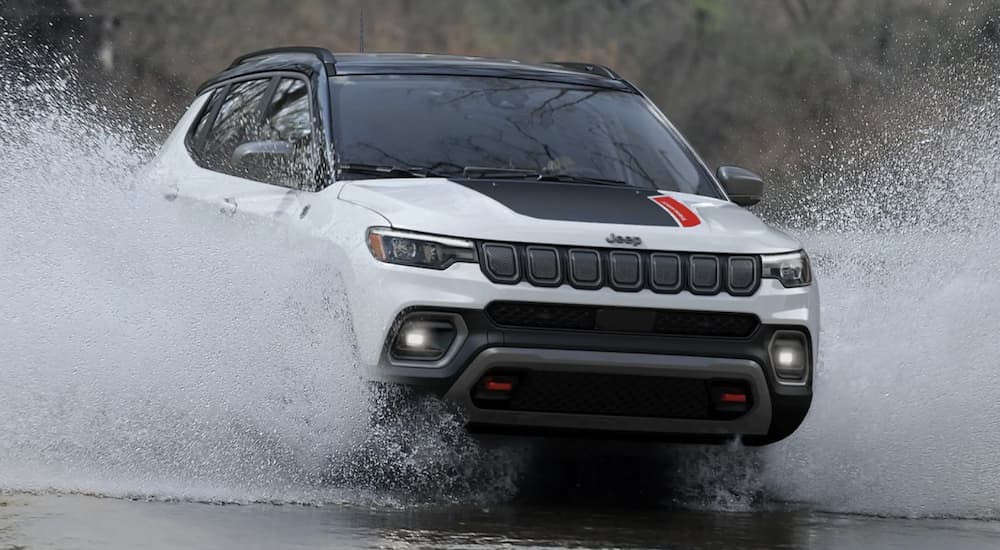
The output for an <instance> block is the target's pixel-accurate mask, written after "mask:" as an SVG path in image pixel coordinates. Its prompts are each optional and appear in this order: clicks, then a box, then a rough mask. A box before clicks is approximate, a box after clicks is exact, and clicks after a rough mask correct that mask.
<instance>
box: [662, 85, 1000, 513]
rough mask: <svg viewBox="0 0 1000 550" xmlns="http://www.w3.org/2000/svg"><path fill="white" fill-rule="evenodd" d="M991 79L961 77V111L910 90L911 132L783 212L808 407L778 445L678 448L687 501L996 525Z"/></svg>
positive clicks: (998, 128)
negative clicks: (817, 333)
mask: <svg viewBox="0 0 1000 550" xmlns="http://www.w3.org/2000/svg"><path fill="white" fill-rule="evenodd" d="M987 74H989V73H987ZM986 81H987V79H986V78H985V76H983V77H972V78H969V79H963V80H961V81H959V82H958V83H957V84H961V85H964V86H966V88H965V89H964V90H963V92H964V94H963V95H964V96H965V97H963V98H962V99H960V100H959V99H956V98H954V97H951V96H950V95H949V94H947V93H945V92H943V91H942V90H927V89H925V90H916V91H915V93H914V96H913V97H914V98H922V99H912V98H911V100H910V103H912V108H913V114H912V115H911V117H912V118H910V119H908V120H907V121H903V122H901V124H900V126H901V128H900V129H899V132H900V134H899V135H884V136H875V137H874V138H872V139H869V140H864V141H861V142H858V143H856V144H854V145H853V146H852V147H851V148H850V149H849V150H843V151H838V152H836V153H835V154H834V155H832V156H830V157H827V158H821V159H817V163H818V165H819V166H820V167H821V168H819V169H817V171H816V173H815V174H812V175H811V177H810V180H811V181H810V182H809V183H810V184H811V186H810V191H809V193H808V196H806V197H805V198H804V200H802V201H800V203H799V204H800V208H801V210H800V211H799V212H798V213H797V214H796V215H795V216H787V215H786V216H785V217H784V218H783V219H784V220H786V221H787V220H788V219H790V218H791V219H796V220H797V221H798V223H799V226H800V228H799V230H797V232H798V233H799V234H800V235H801V236H802V237H803V240H804V241H805V244H806V248H807V250H809V252H810V254H811V255H812V257H813V260H814V262H815V267H816V271H817V273H818V279H819V284H820V289H821V294H822V325H823V327H822V335H821V357H820V364H819V367H818V372H817V376H816V380H815V395H814V399H813V405H812V409H811V410H810V412H809V416H808V418H807V419H806V421H805V423H804V424H803V426H802V427H801V428H800V429H799V431H798V432H796V433H795V434H794V435H793V436H792V437H790V438H789V439H787V440H785V441H783V442H781V443H779V444H777V445H775V446H772V447H770V448H766V449H762V450H748V449H742V448H731V449H709V450H703V451H701V452H688V453H681V455H680V456H682V457H687V458H686V459H685V460H684V461H682V462H681V472H682V473H683V474H684V475H685V476H687V477H688V478H689V479H691V480H694V483H695V484H696V485H697V490H692V489H691V488H690V487H688V493H694V492H697V494H696V495H694V496H692V495H690V494H689V495H687V496H688V497H689V500H688V501H689V502H693V503H695V504H696V505H697V506H702V507H708V508H716V509H717V508H723V509H735V510H746V509H752V508H753V507H754V506H756V505H758V503H759V502H761V501H762V500H763V499H772V500H777V501H791V502H799V503H804V504H806V505H808V506H811V507H816V508H819V509H823V510H830V511H839V512H852V513H864V514H877V515H900V516H914V517H921V516H958V517H980V518H995V517H998V515H1000V459H998V458H997V457H998V451H1000V386H998V385H997V384H996V380H997V372H998V370H997V369H998V366H1000V338H997V336H996V332H997V330H998V329H1000V281H998V279H997V277H996V273H997V270H998V269H1000V219H998V217H997V212H998V206H1000V156H998V154H997V152H998V151H1000V109H998V108H997V106H996V104H995V101H994V100H993V99H992V98H994V97H996V93H997V91H998V90H997V89H996V86H995V85H990V86H988V85H986V84H985V82H986ZM692 461H695V462H696V464H692ZM690 484H691V483H690V482H689V483H687V484H686V486H690Z"/></svg>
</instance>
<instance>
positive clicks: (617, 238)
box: [604, 233, 642, 246]
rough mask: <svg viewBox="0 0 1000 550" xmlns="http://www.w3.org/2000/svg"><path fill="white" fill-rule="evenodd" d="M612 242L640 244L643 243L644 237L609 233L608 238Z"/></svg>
mask: <svg viewBox="0 0 1000 550" xmlns="http://www.w3.org/2000/svg"><path fill="white" fill-rule="evenodd" d="M604 240H606V241H608V243H610V244H630V245H632V246H639V245H640V244H642V239H640V238H639V237H624V236H622V235H615V234H614V233H612V234H610V235H608V238H607V239H604Z"/></svg>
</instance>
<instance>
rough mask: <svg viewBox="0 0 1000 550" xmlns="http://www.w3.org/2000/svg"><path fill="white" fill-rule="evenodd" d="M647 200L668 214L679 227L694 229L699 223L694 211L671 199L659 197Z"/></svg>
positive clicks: (664, 196)
mask: <svg viewBox="0 0 1000 550" xmlns="http://www.w3.org/2000/svg"><path fill="white" fill-rule="evenodd" d="M649 199H650V200H651V201H653V202H655V203H656V204H658V205H660V206H661V207H663V209H664V210H666V211H667V212H669V213H670V215H671V216H673V217H674V219H675V220H677V223H679V224H681V227H694V226H696V225H699V224H700V223H701V218H699V217H698V215H697V214H695V213H694V211H692V210H691V209H690V208H688V207H687V206H685V205H684V203H682V202H681V201H679V200H677V199H675V198H673V197H668V196H666V195H659V196H656V197H649Z"/></svg>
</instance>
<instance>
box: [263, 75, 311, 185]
mask: <svg viewBox="0 0 1000 550" xmlns="http://www.w3.org/2000/svg"><path fill="white" fill-rule="evenodd" d="M310 103H311V98H310V96H309V87H308V86H307V85H306V82H305V80H302V79H299V78H282V79H280V80H279V81H278V85H277V87H276V88H275V90H274V95H272V96H271V99H270V101H269V102H268V105H267V109H266V110H265V112H264V130H263V131H264V134H265V135H266V136H267V137H266V139H268V140H271V141H275V142H279V143H282V144H285V146H287V147H288V155H287V156H282V157H276V158H272V159H271V162H270V164H269V165H268V166H266V167H265V168H266V170H267V171H268V172H269V173H268V174H267V178H268V179H269V181H272V182H273V183H276V184H278V185H284V186H286V187H294V188H297V189H304V190H308V191H313V190H315V189H316V175H317V171H318V168H319V155H318V154H317V150H316V147H315V143H314V141H313V139H312V133H313V120H312V113H311V111H310V109H309V106H310Z"/></svg>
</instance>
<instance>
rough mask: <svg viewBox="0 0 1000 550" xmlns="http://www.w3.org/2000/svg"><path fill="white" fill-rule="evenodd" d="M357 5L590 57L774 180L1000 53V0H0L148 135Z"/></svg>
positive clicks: (414, 42) (718, 151)
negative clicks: (197, 97)
mask: <svg viewBox="0 0 1000 550" xmlns="http://www.w3.org/2000/svg"><path fill="white" fill-rule="evenodd" d="M362 6H363V11H364V21H365V38H366V43H365V45H366V49H367V51H372V52H378V51H416V52H436V53H455V54H469V55H482V56H491V57H503V58H516V59H521V60H523V61H545V60H580V61H589V62H596V63H603V64H607V65H609V66H611V67H612V68H614V69H615V70H616V71H618V72H619V73H621V74H622V75H623V76H625V77H626V78H628V79H630V80H632V81H633V82H634V83H636V84H637V85H638V86H639V87H640V88H642V89H643V90H644V91H646V92H647V93H648V94H649V95H650V96H651V97H652V98H653V100H654V101H656V103H657V104H658V105H660V107H661V108H662V109H663V110H664V111H665V112H666V113H667V114H668V116H670V117H671V118H672V119H673V120H674V122H675V123H676V124H677V125H678V126H679V127H680V128H681V129H682V131H684V132H685V134H686V135H687V136H688V137H689V138H690V140H691V141H692V143H693V144H694V146H695V148H696V149H698V150H699V152H700V153H702V154H703V155H704V156H705V158H706V160H707V161H708V162H709V164H711V165H713V166H714V165H718V164H722V163H729V164H739V165H742V166H746V167H748V168H751V169H754V170H757V171H760V172H762V173H764V174H765V175H768V176H770V177H771V178H772V179H779V180H780V179H781V178H784V177H787V175H788V174H794V173H798V172H799V171H801V169H802V167H803V165H808V164H810V163H812V162H814V160H815V158H816V157H817V156H818V155H821V154H824V152H827V151H830V150H836V148H837V147H838V146H839V144H841V143H844V142H846V141H847V140H854V139H857V137H858V136H859V135H869V136H870V135H877V134H879V133H880V132H885V131H887V130H888V129H889V127H890V126H891V125H893V124H895V121H898V120H899V119H900V117H909V119H910V120H912V117H914V116H919V111H918V110H916V107H914V101H913V94H914V93H925V91H926V90H928V89H931V88H934V87H936V86H939V87H941V88H944V89H949V88H950V89H954V88H960V87H962V86H970V84H969V82H970V80H969V77H968V75H969V74H970V73H973V74H974V73H976V72H977V71H979V72H982V70H983V69H982V68H983V67H995V66H996V64H997V63H998V62H1000V57H998V56H997V50H998V44H1000V25H998V22H1000V2H997V1H982V0H299V1H288V2H285V1H276V0H215V1H206V0H145V1H142V0H41V1H30V0H6V2H4V1H0V17H2V18H3V21H2V22H0V24H3V25H5V26H6V27H7V28H8V29H14V33H15V34H19V35H21V36H22V37H26V38H27V39H28V40H33V41H35V42H37V43H39V44H46V45H48V46H52V47H56V48H61V49H63V50H64V51H71V52H72V53H73V54H74V55H76V56H78V58H79V60H80V66H81V67H84V69H82V71H83V72H84V73H85V74H84V76H85V78H84V81H85V82H89V84H84V85H83V86H84V87H93V88H94V89H101V90H105V91H106V89H107V88H112V89H114V90H115V91H116V95H117V96H118V97H119V98H120V99H118V100H117V101H118V102H119V103H121V104H122V106H123V108H127V110H128V111H129V112H130V113H133V116H135V117H136V120H142V121H143V122H142V124H145V125H148V132H149V133H150V134H154V135H156V136H161V135H162V134H163V133H164V131H165V128H169V125H170V124H171V123H172V122H173V121H174V120H176V117H177V116H178V115H179V114H180V112H181V111H182V109H183V108H184V106H185V105H186V104H187V103H188V102H189V101H190V100H191V98H192V93H193V90H194V89H195V88H196V87H197V85H198V84H199V83H200V82H201V81H203V80H205V79H206V78H208V77H209V76H211V75H212V74H213V73H214V72H217V71H218V70H220V69H222V68H224V67H225V66H226V65H228V63H229V62H230V61H231V60H232V59H233V58H234V57H236V56H237V55H239V54H241V53H244V52H247V51H250V50H254V49H259V48H265V47H271V46H278V45H290V44H305V45H320V46H326V47H329V48H331V49H332V50H334V51H357V49H358V34H359V20H360V14H361V10H362ZM67 37H71V38H67ZM995 75H996V72H993V74H992V76H995ZM971 85H974V84H971ZM922 104H926V102H923V103H922ZM135 113H138V114H135Z"/></svg>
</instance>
